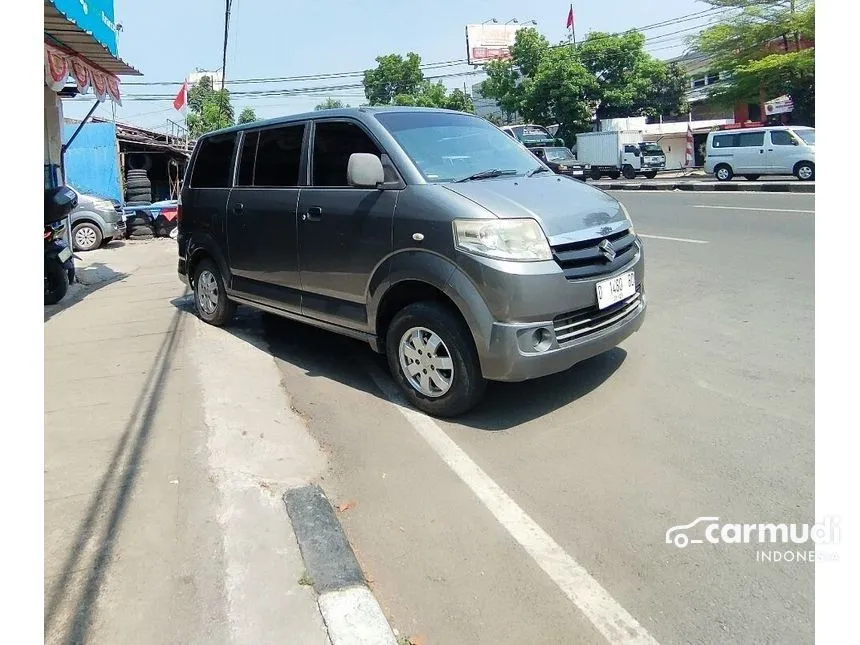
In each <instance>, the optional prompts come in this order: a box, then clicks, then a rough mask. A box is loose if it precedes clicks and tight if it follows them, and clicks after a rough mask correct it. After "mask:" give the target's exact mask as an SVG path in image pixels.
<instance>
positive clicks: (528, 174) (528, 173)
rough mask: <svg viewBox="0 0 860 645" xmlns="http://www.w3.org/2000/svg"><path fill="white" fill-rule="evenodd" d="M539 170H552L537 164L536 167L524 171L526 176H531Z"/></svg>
mask: <svg viewBox="0 0 860 645" xmlns="http://www.w3.org/2000/svg"><path fill="white" fill-rule="evenodd" d="M539 172H552V170H550V169H549V168H546V167H544V166H537V167H536V168H532V169H531V170H529V171H528V172H527V173H526V177H531V176H532V175H536V174H538V173H539Z"/></svg>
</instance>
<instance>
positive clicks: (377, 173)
mask: <svg viewBox="0 0 860 645" xmlns="http://www.w3.org/2000/svg"><path fill="white" fill-rule="evenodd" d="M346 181H347V183H349V185H350V186H355V187H356V188H376V187H377V186H378V185H379V184H381V183H384V182H385V171H384V170H383V168H382V162H381V161H380V160H379V157H377V156H376V155H373V154H370V153H368V152H354V153H352V154H351V155H349V163H347V166H346Z"/></svg>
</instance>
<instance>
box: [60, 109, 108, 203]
mask: <svg viewBox="0 0 860 645" xmlns="http://www.w3.org/2000/svg"><path fill="white" fill-rule="evenodd" d="M77 127H78V124H77V123H67V124H64V125H63V143H64V144H65V143H67V142H68V141H69V139H71V137H72V135H73V134H74V133H75V130H76V129H77ZM65 164H66V183H68V184H71V185H72V186H74V187H75V188H77V189H78V190H79V191H81V192H82V193H87V194H89V195H99V196H101V197H107V198H110V199H118V200H120V201H122V188H121V184H120V176H119V155H118V153H117V147H116V126H115V125H114V124H113V123H87V124H86V125H84V127H83V129H81V132H80V134H78V136H77V137H76V138H75V140H74V141H73V142H72V145H71V146H69V149H68V150H66V154H65Z"/></svg>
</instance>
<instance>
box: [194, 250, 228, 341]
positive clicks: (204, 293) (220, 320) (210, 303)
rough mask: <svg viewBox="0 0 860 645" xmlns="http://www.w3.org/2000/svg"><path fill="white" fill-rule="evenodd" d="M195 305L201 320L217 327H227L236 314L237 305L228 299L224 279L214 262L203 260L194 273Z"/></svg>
mask: <svg viewBox="0 0 860 645" xmlns="http://www.w3.org/2000/svg"><path fill="white" fill-rule="evenodd" d="M194 304H195V305H197V314H198V315H199V316H200V318H201V319H202V320H203V321H204V322H208V323H209V324H210V325H215V326H216V327H221V326H222V325H226V324H227V323H228V322H230V321H231V320H232V319H233V315H234V314H235V313H236V303H235V302H233V301H232V300H228V299H227V290H226V289H225V287H224V278H222V277H221V272H220V271H219V270H218V267H217V266H216V265H215V263H214V262H213V261H212V260H209V259H205V260H202V261H201V262H200V264H198V265H197V270H196V271H195V272H194Z"/></svg>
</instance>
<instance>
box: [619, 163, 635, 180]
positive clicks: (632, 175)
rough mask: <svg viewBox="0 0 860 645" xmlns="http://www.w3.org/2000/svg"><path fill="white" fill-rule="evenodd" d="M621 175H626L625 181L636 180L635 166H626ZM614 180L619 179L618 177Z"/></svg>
mask: <svg viewBox="0 0 860 645" xmlns="http://www.w3.org/2000/svg"><path fill="white" fill-rule="evenodd" d="M621 174H622V175H624V179H636V171H635V170H633V166H629V165H628V166H624V167H623V168H622V169H621ZM613 179H617V177H613Z"/></svg>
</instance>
